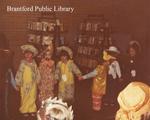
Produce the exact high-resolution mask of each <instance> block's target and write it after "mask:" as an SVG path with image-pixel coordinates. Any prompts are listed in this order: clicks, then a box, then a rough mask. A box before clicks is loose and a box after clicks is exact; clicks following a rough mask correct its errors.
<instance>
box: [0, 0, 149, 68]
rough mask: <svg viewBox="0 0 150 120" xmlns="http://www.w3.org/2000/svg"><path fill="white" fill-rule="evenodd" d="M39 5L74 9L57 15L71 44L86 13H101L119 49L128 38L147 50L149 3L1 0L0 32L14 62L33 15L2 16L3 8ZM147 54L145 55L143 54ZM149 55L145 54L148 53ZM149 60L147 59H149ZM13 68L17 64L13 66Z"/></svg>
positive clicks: (144, 0) (143, 0)
mask: <svg viewBox="0 0 150 120" xmlns="http://www.w3.org/2000/svg"><path fill="white" fill-rule="evenodd" d="M9 4H13V5H31V4H32V5H33V4H36V5H40V4H47V5H52V4H61V5H70V6H73V7H74V8H75V12H74V13H73V14H69V13H59V14H57V16H58V17H60V18H61V19H62V20H63V22H64V23H65V25H66V28H67V30H68V32H67V37H66V40H67V42H68V43H70V45H73V43H74V42H75V38H76V36H77V33H78V27H79V23H80V22H81V21H82V20H83V19H84V18H86V16H87V15H88V14H104V16H105V17H106V18H107V19H108V20H109V22H110V23H111V26H112V28H113V38H114V40H115V41H116V44H118V45H119V46H120V47H121V48H122V46H126V45H127V42H128V41H129V40H131V39H135V40H139V41H140V42H141V44H142V45H143V48H144V51H150V49H149V48H150V42H149V38H150V34H149V32H150V13H149V9H150V4H149V0H86V1H85V0H78V1H77V0H4V1H3V0H2V1H1V2H0V5H1V9H2V10H1V11H0V14H1V18H0V26H1V27H0V31H1V32H2V31H3V32H4V33H5V35H6V37H7V39H8V40H9V41H10V45H11V49H13V50H14V51H15V53H16V55H15V57H16V58H18V59H17V60H15V63H18V62H19V60H20V58H21V57H18V56H20V55H21V52H20V48H19V46H20V45H21V44H23V43H25V41H26V32H27V31H26V23H27V19H28V18H30V17H32V16H35V15H37V14H27V13H21V14H20V13H13V14H10V13H6V11H5V7H6V5H9ZM147 54H148V52H147ZM148 55H149V54H148ZM149 57H150V56H149ZM15 66H16V67H17V64H15Z"/></svg>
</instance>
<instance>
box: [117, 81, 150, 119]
mask: <svg viewBox="0 0 150 120" xmlns="http://www.w3.org/2000/svg"><path fill="white" fill-rule="evenodd" d="M118 103H119V105H120V109H119V110H118V111H117V114H116V118H115V120H150V87H149V86H148V85H146V84H144V83H142V82H131V83H130V84H129V85H128V86H127V87H126V88H125V89H124V90H122V91H121V92H120V94H119V96H118Z"/></svg>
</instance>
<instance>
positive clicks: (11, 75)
mask: <svg viewBox="0 0 150 120" xmlns="http://www.w3.org/2000/svg"><path fill="white" fill-rule="evenodd" d="M8 72H9V74H10V78H11V81H10V82H11V85H12V86H13V88H14V89H16V90H17V86H16V81H15V78H14V75H13V73H12V70H11V69H10V68H9V69H8Z"/></svg>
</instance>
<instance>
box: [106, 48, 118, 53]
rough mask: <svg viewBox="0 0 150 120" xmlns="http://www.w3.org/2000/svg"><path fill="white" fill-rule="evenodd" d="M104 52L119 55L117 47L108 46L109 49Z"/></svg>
mask: <svg viewBox="0 0 150 120" xmlns="http://www.w3.org/2000/svg"><path fill="white" fill-rule="evenodd" d="M106 52H108V53H109V52H110V53H117V54H119V53H120V51H119V50H118V48H117V47H115V46H110V47H109V49H106Z"/></svg>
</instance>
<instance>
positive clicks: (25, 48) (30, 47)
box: [21, 45, 38, 56]
mask: <svg viewBox="0 0 150 120" xmlns="http://www.w3.org/2000/svg"><path fill="white" fill-rule="evenodd" d="M21 49H22V51H23V53H24V52H26V51H30V52H32V53H33V54H34V56H36V55H37V54H38V50H37V49H36V48H35V47H34V46H33V45H22V46H21Z"/></svg>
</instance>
